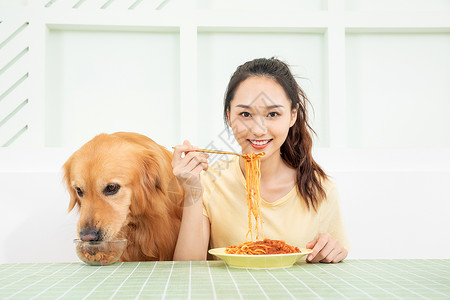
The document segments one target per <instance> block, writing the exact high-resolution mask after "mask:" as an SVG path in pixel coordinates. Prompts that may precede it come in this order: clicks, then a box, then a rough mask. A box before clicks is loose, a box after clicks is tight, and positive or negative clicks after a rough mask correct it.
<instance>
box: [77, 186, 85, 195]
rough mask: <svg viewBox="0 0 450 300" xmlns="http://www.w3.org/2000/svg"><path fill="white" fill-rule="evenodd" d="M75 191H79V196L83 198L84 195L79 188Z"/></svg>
mask: <svg viewBox="0 0 450 300" xmlns="http://www.w3.org/2000/svg"><path fill="white" fill-rule="evenodd" d="M75 190H76V191H77V194H78V196H80V197H83V195H84V193H83V191H82V190H81V189H80V188H79V187H75Z"/></svg>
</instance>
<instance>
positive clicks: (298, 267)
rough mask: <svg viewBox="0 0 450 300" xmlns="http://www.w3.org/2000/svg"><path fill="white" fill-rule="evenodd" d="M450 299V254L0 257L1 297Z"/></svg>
mask: <svg viewBox="0 0 450 300" xmlns="http://www.w3.org/2000/svg"><path fill="white" fill-rule="evenodd" d="M60 298H73V299H86V298H89V299H112V298H116V299H137V298H157V299H161V298H164V299H200V298H203V299H255V298H258V299H290V298H292V299H299V298H304V299H450V259H417V260H410V259H402V260H346V261H344V262H341V263H339V264H306V263H305V262H299V263H297V264H295V265H294V266H292V267H290V268H286V269H271V270H247V269H234V268H230V267H228V266H227V265H225V264H224V263H223V262H222V261H200V262H133V263H116V264H114V265H111V266H104V267H93V266H87V265H84V264H82V263H48V264H45V263H35V264H32V263H19V264H3V265H0V299H60Z"/></svg>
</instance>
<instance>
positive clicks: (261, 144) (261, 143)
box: [248, 139, 272, 150]
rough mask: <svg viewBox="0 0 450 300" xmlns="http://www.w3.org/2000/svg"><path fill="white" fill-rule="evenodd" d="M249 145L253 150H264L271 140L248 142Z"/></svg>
mask: <svg viewBox="0 0 450 300" xmlns="http://www.w3.org/2000/svg"><path fill="white" fill-rule="evenodd" d="M248 141H249V143H250V145H252V147H253V148H255V149H258V150H260V149H264V148H266V147H267V145H269V144H270V142H271V141H272V139H269V140H248Z"/></svg>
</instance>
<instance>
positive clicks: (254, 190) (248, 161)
mask: <svg viewBox="0 0 450 300" xmlns="http://www.w3.org/2000/svg"><path fill="white" fill-rule="evenodd" d="M264 155H265V153H264V152H261V153H258V154H255V153H249V154H245V155H244V159H245V183H246V188H247V207H248V231H247V235H246V236H245V241H248V236H249V235H250V240H251V241H253V231H252V216H253V218H255V231H256V239H257V240H258V239H259V231H260V230H261V232H262V230H263V229H262V218H261V191H260V189H259V188H260V179H261V156H264Z"/></svg>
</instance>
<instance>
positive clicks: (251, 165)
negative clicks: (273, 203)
mask: <svg viewBox="0 0 450 300" xmlns="http://www.w3.org/2000/svg"><path fill="white" fill-rule="evenodd" d="M264 155H265V153H264V152H261V153H258V154H255V153H249V154H245V155H243V157H244V159H245V182H246V188H247V207H248V231H247V234H246V236H245V242H243V243H241V244H239V245H235V246H230V247H227V248H226V249H225V252H226V253H228V254H247V255H265V254H286V253H300V252H301V251H300V249H299V248H298V247H293V246H291V245H288V244H286V242H285V241H281V240H270V239H263V240H259V238H260V234H261V235H263V236H264V233H263V228H262V227H263V226H262V225H263V221H262V218H261V191H260V179H261V156H264ZM253 218H254V219H255V226H254V229H255V231H256V241H253V230H252V227H253V226H252V219H253ZM249 235H250V239H251V240H250V241H248V236H249Z"/></svg>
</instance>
